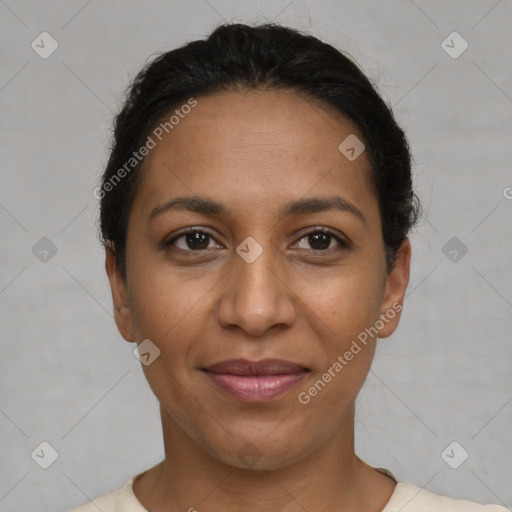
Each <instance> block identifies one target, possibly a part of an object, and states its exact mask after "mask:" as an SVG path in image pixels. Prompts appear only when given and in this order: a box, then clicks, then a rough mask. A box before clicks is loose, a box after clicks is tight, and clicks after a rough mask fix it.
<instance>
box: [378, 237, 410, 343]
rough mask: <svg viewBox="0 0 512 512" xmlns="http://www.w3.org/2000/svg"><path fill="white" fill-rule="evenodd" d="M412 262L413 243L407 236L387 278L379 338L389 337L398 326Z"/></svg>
mask: <svg viewBox="0 0 512 512" xmlns="http://www.w3.org/2000/svg"><path fill="white" fill-rule="evenodd" d="M410 264H411V243H410V241H409V239H408V238H406V239H405V240H404V241H403V242H402V245H401V246H400V247H399V249H398V251H397V253H396V257H395V262H394V265H393V269H392V270H391V272H390V273H389V274H388V276H387V279H386V288H385V293H384V300H383V302H382V308H381V315H380V316H381V320H382V323H383V324H384V325H383V327H382V329H379V335H378V337H379V338H387V337H388V336H390V335H391V334H392V333H393V332H394V331H395V330H396V328H397V327H398V323H399V321H400V315H401V312H402V308H403V303H404V298H405V292H406V290H407V285H408V284H409V275H410Z"/></svg>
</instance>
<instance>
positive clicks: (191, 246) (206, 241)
mask: <svg viewBox="0 0 512 512" xmlns="http://www.w3.org/2000/svg"><path fill="white" fill-rule="evenodd" d="M211 242H215V244H214V245H213V246H211V245H210V244H211ZM164 246H165V247H168V246H172V247H175V248H176V249H180V250H182V251H196V252H199V251H205V250H206V249H212V248H215V247H221V245H220V244H219V243H217V242H216V240H215V239H214V238H213V236H212V235H210V234H209V233H207V232H206V231H201V230H198V229H196V228H188V229H187V230H186V231H185V232H182V233H181V234H179V235H177V236H175V237H173V238H172V239H171V240H169V241H167V242H164Z"/></svg>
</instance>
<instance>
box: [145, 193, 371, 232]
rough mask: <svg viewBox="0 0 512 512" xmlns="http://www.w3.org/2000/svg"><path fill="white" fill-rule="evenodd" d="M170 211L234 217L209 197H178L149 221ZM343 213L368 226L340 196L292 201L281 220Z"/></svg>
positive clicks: (151, 216)
mask: <svg viewBox="0 0 512 512" xmlns="http://www.w3.org/2000/svg"><path fill="white" fill-rule="evenodd" d="M170 210H187V211H190V212H195V213H200V214H203V215H214V216H219V217H226V218H231V217H232V215H231V213H230V211H229V210H228V208H226V206H225V205H223V204H222V203H219V202H218V201H214V200H213V199H209V198H207V197H191V196H188V197H176V198H174V199H171V200H170V201H167V202H166V203H164V204H161V205H158V206H156V207H155V208H153V210H152V211H151V213H150V215H149V219H148V220H149V221H151V220H153V219H154V218H155V217H157V216H159V215H161V214H162V213H164V212H167V211H170ZM332 210H337V211H342V212H348V213H351V214H353V215H355V216H356V217H357V218H358V219H359V220H360V221H362V222H363V224H365V225H366V218H365V217H364V215H363V214H362V212H361V210H359V209H358V208H357V207H356V206H355V205H354V204H353V203H351V202H350V201H347V200H346V199H343V198H341V197H339V196H333V197H310V198H307V199H298V200H296V201H290V202H289V203H287V204H285V205H284V207H283V208H281V210H280V212H279V220H281V219H283V218H285V217H290V216H293V215H305V214H308V213H319V212H325V211H332Z"/></svg>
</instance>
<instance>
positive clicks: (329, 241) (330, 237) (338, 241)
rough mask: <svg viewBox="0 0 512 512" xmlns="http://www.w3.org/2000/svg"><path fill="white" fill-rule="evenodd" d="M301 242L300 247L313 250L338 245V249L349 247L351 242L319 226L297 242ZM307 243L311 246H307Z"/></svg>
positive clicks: (324, 249) (322, 249) (331, 247)
mask: <svg viewBox="0 0 512 512" xmlns="http://www.w3.org/2000/svg"><path fill="white" fill-rule="evenodd" d="M301 242H302V247H301V246H299V249H305V250H313V251H316V252H321V251H327V250H330V249H335V248H336V246H337V247H338V250H342V249H347V248H348V247H349V243H348V242H347V241H346V240H344V239H343V238H341V237H340V236H338V235H336V234H335V233H333V232H332V231H330V230H328V229H325V228H318V229H315V230H314V231H310V232H308V233H304V234H303V236H302V237H301V238H300V240H299V241H298V242H296V244H301ZM305 245H309V248H308V247H305Z"/></svg>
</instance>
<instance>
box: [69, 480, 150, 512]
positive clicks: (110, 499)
mask: <svg viewBox="0 0 512 512" xmlns="http://www.w3.org/2000/svg"><path fill="white" fill-rule="evenodd" d="M134 478H135V477H133V478H130V480H129V481H128V482H126V484H125V485H124V486H123V487H122V488H121V489H118V490H116V491H114V492H111V493H108V494H104V495H103V496H100V497H98V498H95V499H94V500H92V501H90V502H89V503H86V504H85V505H82V506H80V507H78V508H75V509H73V510H71V512H98V511H100V510H101V512H141V511H143V512H147V511H146V509H144V508H143V507H142V505H141V504H140V503H139V502H138V501H137V499H136V498H135V496H134V494H133V491H132V483H133V480H134Z"/></svg>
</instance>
